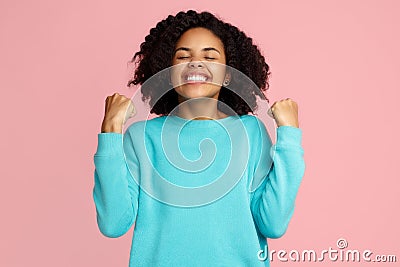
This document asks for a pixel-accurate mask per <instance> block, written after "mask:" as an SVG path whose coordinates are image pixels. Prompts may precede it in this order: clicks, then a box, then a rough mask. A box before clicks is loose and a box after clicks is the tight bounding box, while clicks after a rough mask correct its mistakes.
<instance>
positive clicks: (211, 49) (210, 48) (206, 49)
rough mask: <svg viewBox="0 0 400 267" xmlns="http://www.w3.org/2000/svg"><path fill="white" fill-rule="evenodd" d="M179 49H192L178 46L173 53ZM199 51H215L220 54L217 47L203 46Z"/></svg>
mask: <svg viewBox="0 0 400 267" xmlns="http://www.w3.org/2000/svg"><path fill="white" fill-rule="evenodd" d="M180 50H183V51H191V50H192V49H190V48H188V47H178V48H177V49H175V51H174V55H175V54H176V52H178V51H180ZM201 51H216V52H217V53H218V54H221V52H219V51H218V49H216V48H214V47H205V48H203V49H201Z"/></svg>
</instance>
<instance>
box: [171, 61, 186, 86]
mask: <svg viewBox="0 0 400 267" xmlns="http://www.w3.org/2000/svg"><path fill="white" fill-rule="evenodd" d="M183 69H184V65H183V64H178V65H173V66H171V67H170V69H169V73H170V79H171V83H172V86H173V87H176V86H179V85H181V84H182V83H183V80H182V73H183Z"/></svg>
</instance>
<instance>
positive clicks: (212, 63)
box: [171, 28, 229, 99]
mask: <svg viewBox="0 0 400 267" xmlns="http://www.w3.org/2000/svg"><path fill="white" fill-rule="evenodd" d="M225 64H226V57H225V51H224V45H223V43H222V41H221V40H220V39H219V38H218V37H217V36H216V35H214V34H213V33H212V32H211V31H210V30H208V29H205V28H192V29H189V30H187V31H186V32H184V33H183V34H182V36H181V37H180V38H179V40H178V42H177V43H176V46H175V50H174V55H173V59H172V65H173V66H172V68H171V81H172V85H173V87H174V88H175V91H176V92H177V93H178V94H179V95H180V96H181V97H183V98H184V99H191V98H198V97H210V98H214V99H218V95H219V91H220V89H221V85H222V83H223V82H224V80H226V79H229V75H227V74H226V66H225Z"/></svg>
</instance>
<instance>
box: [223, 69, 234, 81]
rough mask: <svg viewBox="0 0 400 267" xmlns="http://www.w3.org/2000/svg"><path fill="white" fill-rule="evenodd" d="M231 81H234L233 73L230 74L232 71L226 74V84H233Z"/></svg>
mask: <svg viewBox="0 0 400 267" xmlns="http://www.w3.org/2000/svg"><path fill="white" fill-rule="evenodd" d="M231 79H232V75H231V72H230V71H227V72H226V73H225V79H224V83H225V82H227V83H228V84H229V83H230V82H231Z"/></svg>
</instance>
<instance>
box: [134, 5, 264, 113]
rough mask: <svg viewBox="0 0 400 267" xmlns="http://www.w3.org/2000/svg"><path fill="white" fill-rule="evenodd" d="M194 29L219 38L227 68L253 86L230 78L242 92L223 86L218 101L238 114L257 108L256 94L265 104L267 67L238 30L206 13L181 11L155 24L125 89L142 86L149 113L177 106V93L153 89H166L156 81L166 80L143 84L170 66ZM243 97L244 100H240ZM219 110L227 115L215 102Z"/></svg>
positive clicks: (135, 56) (257, 52) (232, 86)
mask: <svg viewBox="0 0 400 267" xmlns="http://www.w3.org/2000/svg"><path fill="white" fill-rule="evenodd" d="M197 27H202V28H206V29H208V30H210V31H211V32H213V33H214V34H215V35H216V36H217V37H219V38H220V39H221V41H222V43H223V46H224V49H225V54H226V65H228V66H230V67H232V68H234V69H237V70H239V71H240V72H241V73H243V74H244V75H246V76H247V77H248V78H250V79H251V80H252V81H253V83H254V86H249V83H246V84H245V85H244V84H241V83H240V79H236V80H235V77H232V79H231V86H230V88H234V89H235V90H236V91H237V90H241V92H234V91H233V90H230V89H227V88H225V87H224V86H222V87H221V90H220V93H219V97H218V100H219V101H221V102H223V103H225V104H226V105H227V106H229V107H230V109H231V110H233V111H234V112H236V114H238V115H244V114H248V113H249V112H251V113H253V111H254V110H255V109H256V108H257V103H256V95H259V96H260V97H261V98H262V99H266V100H267V101H268V99H267V98H266V96H265V95H264V93H263V92H262V91H266V90H267V89H268V87H269V84H268V76H269V74H270V72H269V66H268V64H267V63H266V62H265V58H264V56H263V55H262V54H261V52H260V50H259V49H258V47H257V46H256V45H255V44H253V40H252V39H251V38H250V37H248V36H246V34H245V33H244V32H242V31H241V30H239V29H238V28H237V27H235V26H233V25H231V24H229V23H225V22H223V21H222V20H220V19H218V18H217V17H216V16H214V15H213V14H211V13H209V12H201V13H198V12H196V11H194V10H188V11H187V12H183V11H181V12H179V13H177V14H176V15H175V16H172V15H170V16H168V17H167V18H166V19H164V20H162V21H160V22H158V23H157V25H156V27H155V28H152V29H151V30H150V33H149V34H148V35H147V36H146V38H145V41H144V42H143V43H142V44H141V45H140V51H138V52H136V53H135V55H134V57H133V58H132V60H131V62H132V63H135V66H136V68H135V73H134V77H133V79H131V80H130V81H129V82H128V86H130V85H131V84H135V85H137V84H140V85H142V88H141V92H142V100H143V101H146V100H149V104H150V107H151V111H150V112H151V113H155V114H157V115H168V114H170V112H172V111H173V109H174V108H175V107H176V106H177V105H178V104H179V103H178V93H177V92H176V91H175V90H168V92H166V93H165V92H160V90H158V91H157V90H156V88H167V87H168V85H165V84H157V82H161V83H162V82H164V83H165V82H166V81H169V79H161V80H164V81H160V79H158V80H157V81H152V84H150V83H145V82H146V81H148V80H149V78H150V77H152V76H153V75H154V74H156V73H158V72H160V71H162V70H165V69H167V68H169V67H171V65H172V58H173V53H174V49H175V45H176V43H177V41H178V39H179V38H180V36H181V35H182V34H183V33H184V32H186V31H187V30H189V29H191V28H197ZM233 83H236V84H233ZM256 87H257V88H256ZM260 89H261V90H262V91H261V90H260ZM244 95H245V96H246V99H243V98H242V97H243V96H244ZM218 108H219V109H220V110H223V111H224V112H226V113H230V112H229V111H228V110H226V108H225V109H224V108H223V106H222V105H220V103H218Z"/></svg>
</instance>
